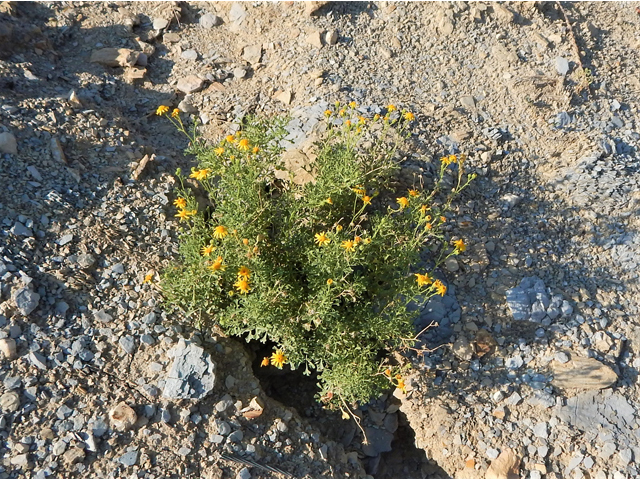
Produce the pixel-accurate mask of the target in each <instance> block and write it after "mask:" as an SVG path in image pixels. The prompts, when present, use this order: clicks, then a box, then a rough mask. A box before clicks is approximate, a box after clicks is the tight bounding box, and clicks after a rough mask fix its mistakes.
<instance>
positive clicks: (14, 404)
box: [0, 391, 20, 413]
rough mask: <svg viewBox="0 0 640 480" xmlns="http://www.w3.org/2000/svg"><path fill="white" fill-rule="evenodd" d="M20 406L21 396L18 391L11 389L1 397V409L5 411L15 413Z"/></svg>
mask: <svg viewBox="0 0 640 480" xmlns="http://www.w3.org/2000/svg"><path fill="white" fill-rule="evenodd" d="M19 408H20V396H19V395H18V393H17V392H14V391H11V392H7V393H5V394H3V395H2V396H1V397H0V410H2V412H3V413H13V412H15V411H16V410H18V409H19Z"/></svg>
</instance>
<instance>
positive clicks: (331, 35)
mask: <svg viewBox="0 0 640 480" xmlns="http://www.w3.org/2000/svg"><path fill="white" fill-rule="evenodd" d="M324 41H325V43H326V44H327V45H335V44H336V43H338V32H337V31H336V30H329V31H328V32H327V33H326V34H325V36H324Z"/></svg>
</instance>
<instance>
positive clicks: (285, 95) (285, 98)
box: [276, 90, 291, 105]
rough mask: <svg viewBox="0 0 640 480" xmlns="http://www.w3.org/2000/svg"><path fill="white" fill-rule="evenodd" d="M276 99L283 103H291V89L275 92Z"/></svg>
mask: <svg viewBox="0 0 640 480" xmlns="http://www.w3.org/2000/svg"><path fill="white" fill-rule="evenodd" d="M276 100H278V101H280V102H282V103H284V104H285V105H289V104H290V103H291V91H290V90H285V91H283V92H280V93H278V94H276Z"/></svg>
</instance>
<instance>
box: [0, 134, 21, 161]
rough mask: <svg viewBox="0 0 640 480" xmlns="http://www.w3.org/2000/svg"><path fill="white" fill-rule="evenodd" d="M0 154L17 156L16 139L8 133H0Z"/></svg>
mask: <svg viewBox="0 0 640 480" xmlns="http://www.w3.org/2000/svg"><path fill="white" fill-rule="evenodd" d="M0 152H2V153H9V154H11V155H17V154H18V143H17V142H16V137H15V136H14V135H13V134H12V133H9V132H3V133H0Z"/></svg>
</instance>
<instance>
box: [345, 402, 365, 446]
mask: <svg viewBox="0 0 640 480" xmlns="http://www.w3.org/2000/svg"><path fill="white" fill-rule="evenodd" d="M340 400H342V403H344V406H345V407H346V408H347V410H348V412H349V413H350V414H351V416H352V417H353V419H354V420H355V422H356V425H357V426H358V428H359V429H360V431H361V432H362V436H363V437H364V442H362V444H363V445H369V439H368V438H367V434H366V433H365V431H364V428H362V426H361V425H360V417H358V416H356V414H355V413H353V412H352V411H351V409H350V408H349V405H347V402H345V401H344V398H342V395H340Z"/></svg>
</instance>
